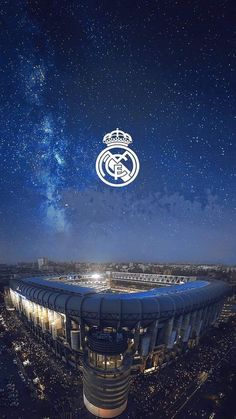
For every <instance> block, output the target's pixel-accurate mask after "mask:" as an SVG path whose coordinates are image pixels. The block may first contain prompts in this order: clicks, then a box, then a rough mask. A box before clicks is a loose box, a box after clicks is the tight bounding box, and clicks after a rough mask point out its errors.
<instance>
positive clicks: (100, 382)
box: [7, 272, 229, 418]
mask: <svg viewBox="0 0 236 419" xmlns="http://www.w3.org/2000/svg"><path fill="white" fill-rule="evenodd" d="M228 295H229V287H228V286H227V284H225V283H224V282H222V281H218V280H217V281H216V280H215V281H209V280H204V279H197V278H196V277H184V276H181V277H178V276H171V275H169V276H168V275H166V276H163V275H156V274H155V275H154V274H136V273H127V272H124V273H123V272H110V273H106V274H104V275H103V276H100V275H98V274H93V275H89V274H87V275H84V276H78V275H68V276H65V277H48V278H46V277H45V278H42V277H40V278H25V279H12V280H11V281H10V287H9V290H8V295H7V301H8V307H11V308H13V309H14V308H15V309H16V310H17V311H18V312H19V315H20V316H22V318H23V319H25V321H27V322H28V325H29V327H30V329H31V330H32V332H33V333H34V334H35V335H37V337H38V338H39V339H41V340H42V341H43V342H44V343H45V345H47V346H48V348H50V349H51V350H52V351H53V352H54V353H55V356H58V357H60V358H61V359H62V360H63V361H64V362H66V363H68V364H70V365H71V366H73V367H74V368H76V369H78V370H80V371H82V372H83V398H84V403H85V406H86V407H87V409H88V410H89V411H90V412H91V413H92V414H94V415H96V416H99V417H104V418H112V417H115V416H118V415H119V414H121V413H122V412H123V411H124V410H125V408H126V405H127V400H128V393H129V382H130V376H131V374H136V373H143V374H147V373H149V372H152V371H155V370H157V371H158V369H160V368H163V366H165V365H166V364H167V363H168V362H169V361H170V360H171V359H173V358H175V357H176V356H178V354H180V353H181V352H183V351H184V350H186V349H188V348H191V347H194V346H195V345H197V344H198V342H199V338H200V337H201V336H202V335H203V334H205V333H206V332H207V330H208V329H209V328H210V327H211V326H213V325H215V324H217V321H218V318H219V316H220V313H221V309H222V307H223V304H224V301H225V299H226V297H227V296H228Z"/></svg>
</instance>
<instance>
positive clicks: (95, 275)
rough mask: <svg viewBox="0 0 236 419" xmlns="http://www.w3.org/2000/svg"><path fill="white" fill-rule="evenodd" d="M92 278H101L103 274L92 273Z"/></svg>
mask: <svg viewBox="0 0 236 419" xmlns="http://www.w3.org/2000/svg"><path fill="white" fill-rule="evenodd" d="M91 278H93V279H99V278H101V275H99V274H93V275H91Z"/></svg>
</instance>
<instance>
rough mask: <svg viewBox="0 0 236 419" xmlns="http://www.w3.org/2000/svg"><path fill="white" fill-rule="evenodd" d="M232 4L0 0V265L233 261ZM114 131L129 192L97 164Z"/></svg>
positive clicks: (235, 182) (235, 237)
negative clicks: (122, 147)
mask: <svg viewBox="0 0 236 419" xmlns="http://www.w3.org/2000/svg"><path fill="white" fill-rule="evenodd" d="M48 3H49V4H48ZM234 8H235V6H234V4H233V2H230V1H223V0H221V1H218V2H217V7H216V2H215V1H208V2H204V1H197V0H196V1H195V0H191V1H190V0H189V1H188V0H186V1H184V2H182V1H175V2H173V1H165V2H157V1H152V0H151V1H144V0H143V1H133V2H127V1H124V0H120V1H118V0H114V1H112V2H111V1H108V0H105V1H82V2H78V1H69V0H68V1H54V2H45V3H44V2H37V1H27V2H26V1H12V2H2V3H1V6H0V21H1V33H2V36H1V51H2V53H1V61H2V76H1V104H0V114H1V122H0V124H1V125H0V129H1V137H0V153H1V159H0V176H1V178H0V182H1V183H0V216H1V218H0V262H4V261H16V260H23V259H24V260H32V259H35V258H36V257H38V256H40V255H45V256H48V257H49V258H53V259H63V260H67V259H74V260H103V261H110V260H124V261H125V260H143V261H149V260H152V261H179V262H181V261H193V262H194V261H195V262H221V263H235V262H236V258H235V257H236V256H235V253H236V252H235V249H236V234H235V233H236V231H235V230H236V229H235V227H236V216H235V213H236V204H235V195H236V178H235V161H236V150H235V135H234V133H235V121H236V115H235V97H236V95H235V67H234V58H235V52H234V51H235V35H234V33H233V29H234V19H233V14H234V10H233V9H234ZM117 127H119V128H121V129H123V130H124V131H126V132H128V133H130V134H131V135H132V138H133V145H132V148H133V150H134V151H135V152H136V153H137V155H138V157H139V160H140V166H141V167H140V173H139V175H138V177H137V179H136V180H135V181H134V182H133V183H132V184H130V185H128V186H127V187H125V188H121V189H122V190H121V189H120V188H118V189H119V190H113V189H112V188H111V187H109V186H107V185H105V184H103V183H102V182H101V180H100V179H99V178H98V177H97V174H96V171H95V162H96V158H97V155H98V153H100V152H101V150H102V149H103V148H104V145H103V144H102V138H103V135H104V134H105V133H107V132H109V131H111V130H113V129H115V128H117Z"/></svg>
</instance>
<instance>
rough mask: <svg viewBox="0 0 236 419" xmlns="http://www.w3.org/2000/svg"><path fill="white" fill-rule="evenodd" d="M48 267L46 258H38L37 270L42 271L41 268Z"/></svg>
mask: <svg viewBox="0 0 236 419" xmlns="http://www.w3.org/2000/svg"><path fill="white" fill-rule="evenodd" d="M47 265H48V259H47V258H38V268H39V269H42V268H43V267H45V266H47Z"/></svg>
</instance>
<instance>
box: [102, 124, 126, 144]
mask: <svg viewBox="0 0 236 419" xmlns="http://www.w3.org/2000/svg"><path fill="white" fill-rule="evenodd" d="M102 142H103V143H105V144H106V145H107V146H110V145H123V146H124V145H125V146H127V147H128V145H129V144H131V143H132V142H133V140H132V137H131V135H129V134H127V133H126V132H124V131H121V130H120V129H119V128H117V129H116V130H114V131H112V132H109V133H108V134H106V135H104V137H103V141H102Z"/></svg>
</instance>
